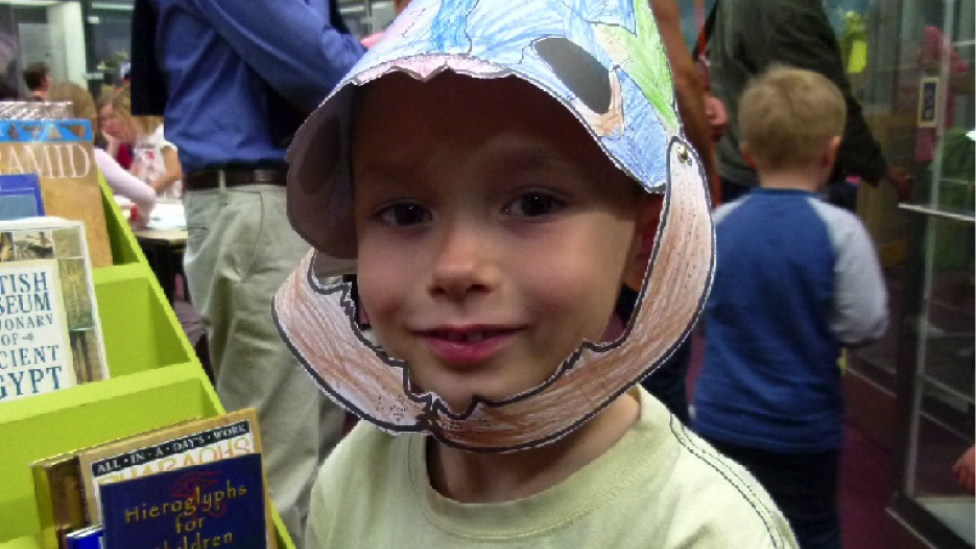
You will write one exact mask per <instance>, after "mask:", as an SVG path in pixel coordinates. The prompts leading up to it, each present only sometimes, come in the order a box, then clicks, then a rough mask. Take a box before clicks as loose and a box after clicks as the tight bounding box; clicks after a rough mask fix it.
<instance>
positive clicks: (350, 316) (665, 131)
mask: <svg viewBox="0 0 976 549" xmlns="http://www.w3.org/2000/svg"><path fill="white" fill-rule="evenodd" d="M442 71H454V72H456V73H459V74H464V75H468V76H471V77H474V78H501V77H509V76H514V77H517V78H521V79H522V80H524V81H526V82H529V83H530V84H532V85H534V86H536V87H538V88H540V89H541V90H543V91H545V92H546V93H548V94H549V95H550V96H551V97H552V98H553V100H554V101H558V103H559V104H561V105H562V106H563V107H565V108H566V109H567V110H568V111H569V112H570V113H572V114H573V115H574V116H575V117H576V118H577V119H578V120H579V121H580V123H581V124H582V125H583V126H584V127H585V128H586V129H587V131H588V132H589V133H590V135H591V136H592V137H593V138H594V139H595V140H596V142H597V143H598V144H599V146H600V147H601V149H602V150H603V151H604V152H605V153H606V154H607V157H608V158H609V159H610V160H611V161H612V162H613V163H614V165H616V166H617V167H618V168H619V169H620V170H622V171H623V172H624V173H626V174H627V175H629V176H630V177H631V178H633V180H634V181H635V182H637V183H638V184H639V185H641V186H642V187H643V189H644V190H645V191H647V192H654V193H664V194H665V203H664V210H663V212H662V216H661V222H660V224H659V227H658V233H657V238H656V240H655V247H654V251H653V253H652V257H651V262H650V265H649V267H648V271H647V274H646V276H645V279H644V285H643V288H642V290H641V293H640V300H639V304H638V307H637V309H636V311H635V313H634V318H633V319H631V321H630V323H629V325H628V328H627V329H626V330H625V332H624V334H623V335H622V336H621V337H620V338H619V339H618V340H616V341H613V342H610V343H606V344H598V343H593V342H581V344H580V347H579V348H578V349H577V350H576V351H575V352H574V353H572V354H571V356H569V357H567V358H566V359H565V360H564V361H563V362H562V364H559V365H555V364H554V365H553V370H554V373H553V374H552V376H550V377H549V378H548V379H547V380H546V381H545V382H543V383H542V384H540V385H539V386H538V387H535V388H533V389H531V390H529V391H526V392H523V393H520V394H517V395H512V396H511V397H509V398H507V399H505V400H502V401H493V402H489V401H478V400H476V401H474V402H473V403H472V405H471V406H470V407H469V409H467V410H451V409H449V408H448V406H447V405H446V404H445V403H444V401H442V400H441V399H440V397H438V395H436V394H433V393H425V392H420V390H419V389H416V386H415V385H414V384H413V383H411V380H410V377H409V364H405V363H404V362H402V361H399V360H397V359H396V357H391V356H388V355H387V354H386V353H385V352H384V351H383V349H382V348H381V347H379V346H376V345H373V344H372V343H370V342H369V341H368V339H367V338H366V337H365V336H364V334H363V333H362V332H361V330H360V329H359V327H358V325H357V324H356V322H355V320H354V314H355V307H354V304H353V302H352V300H351V298H350V295H349V294H350V288H349V285H347V284H345V283H342V282H337V281H335V280H332V281H323V280H322V279H321V277H319V276H317V273H321V272H322V271H323V270H324V271H333V272H334V271H335V269H336V265H337V263H336V262H337V260H338V259H344V260H346V262H345V267H346V270H348V271H350V272H351V271H352V270H354V259H355V256H356V234H355V225H354V223H353V219H352V208H351V204H352V184H351V181H350V169H349V132H350V124H351V122H350V113H351V107H352V102H353V97H354V95H355V93H356V89H357V87H359V86H362V85H365V84H367V83H368V82H370V81H373V80H375V79H377V78H381V77H383V76H384V75H386V74H390V73H392V72H402V73H406V74H408V75H411V76H413V77H414V78H417V79H419V80H427V79H429V78H432V77H433V76H435V75H436V74H438V73H440V72H442ZM673 96H674V94H673V90H672V84H671V77H670V73H669V69H668V65H667V60H666V58H665V56H664V49H663V46H662V44H661V42H660V38H659V37H658V34H657V30H656V28H655V25H654V20H653V17H652V14H651V12H650V10H649V8H648V6H647V3H646V2H642V1H640V0H635V1H634V3H633V4H631V3H630V2H629V1H627V2H603V1H601V0H523V1H520V2H517V3H511V2H502V1H500V0H466V1H457V2H447V1H443V2H440V1H437V0H433V1H424V0H417V1H415V2H414V3H413V4H411V6H410V7H409V8H408V9H407V11H405V12H404V13H403V14H401V16H400V17H399V18H398V19H397V20H396V21H395V22H394V24H393V25H392V26H391V27H390V28H389V29H388V30H387V31H386V33H385V34H384V36H383V38H382V39H381V40H380V41H379V42H378V43H377V44H376V45H375V46H374V48H373V49H372V50H370V52H369V53H368V54H367V55H366V56H365V57H364V58H363V59H362V60H361V61H360V63H359V64H357V65H356V67H354V69H353V70H352V71H351V72H350V74H349V75H347V77H346V78H345V79H344V80H343V81H342V82H341V83H340V84H339V86H338V87H337V88H336V91H335V92H333V94H332V95H331V96H330V97H329V98H328V99H326V101H325V102H324V103H323V105H322V106H321V107H319V108H318V109H317V110H316V112H315V113H313V114H312V116H311V117H310V118H309V120H308V121H307V122H306V124H305V125H304V126H303V127H302V129H301V130H300V131H299V133H298V135H297V136H296V139H295V143H294V145H293V146H292V149H291V150H290V151H289V160H290V161H291V171H290V173H289V183H288V208H289V216H290V218H291V221H292V224H293V225H294V226H295V228H296V230H297V231H298V232H299V233H300V234H301V235H302V236H303V237H304V238H305V239H306V240H308V241H309V242H311V243H312V244H313V246H315V248H317V250H318V252H312V253H310V254H309V255H308V256H307V257H306V259H305V260H304V261H303V262H302V263H301V264H300V265H299V267H298V268H297V269H296V271H295V272H294V273H293V275H292V276H291V277H290V278H289V280H288V281H287V282H286V283H285V284H284V285H283V286H282V288H281V289H280V290H279V292H278V294H277V295H276V297H275V302H274V315H275V321H276V322H277V324H278V326H279V329H280V331H281V333H282V335H283V337H284V338H285V340H286V341H287V342H288V344H289V345H290V347H291V349H292V351H293V352H294V354H295V356H296V357H297V358H298V359H299V361H300V362H301V363H302V364H303V365H304V366H305V367H306V369H307V370H308V371H309V373H310V374H311V375H312V377H313V378H314V379H315V380H316V382H317V383H318V384H319V385H320V386H321V387H322V389H323V390H325V391H326V392H327V393H328V394H329V395H330V396H331V397H332V398H333V399H335V400H336V401H337V402H339V403H340V404H342V405H343V406H344V407H346V408H347V409H349V410H351V411H352V412H354V413H356V414H357V415H359V416H360V417H362V418H364V419H367V420H369V421H371V422H373V423H375V424H376V425H378V426H379V427H380V428H383V429H385V430H388V431H391V432H426V433H430V434H431V435H433V436H435V437H436V438H437V439H439V440H441V441H443V442H444V443H446V444H451V445H454V446H457V447H461V448H466V449H471V450H478V451H511V450H516V449H521V448H527V447H532V446H536V445H539V444H544V443H547V442H551V441H553V440H556V439H558V438H559V437H561V436H564V435H565V434H567V433H569V432H571V431H572V430H573V429H575V428H576V427H577V426H579V425H580V424H581V423H583V422H584V421H586V420H587V419H589V418H590V417H592V416H593V415H594V414H596V413H597V412H599V411H600V410H602V409H603V408H604V407H605V406H606V405H607V404H609V403H610V402H612V401H613V399H615V398H616V397H617V396H619V395H620V394H622V393H623V392H624V391H626V390H627V389H628V388H629V387H631V386H632V385H634V384H635V383H637V382H638V381H639V380H640V379H641V378H642V377H643V376H644V375H645V374H647V373H648V372H650V371H652V370H653V369H655V368H656V367H657V366H658V365H659V364H660V363H661V362H663V361H664V360H665V359H666V358H667V357H668V356H669V355H670V354H671V352H672V351H673V350H674V348H675V347H676V346H677V345H678V344H679V343H680V341H681V340H682V339H683V338H684V337H685V336H686V335H687V334H688V332H689V330H690V328H691V326H692V325H693V324H694V321H695V319H696V318H697V315H698V314H699V311H700V309H701V306H702V303H703V301H704V298H705V295H706V294H707V289H708V287H709V285H710V281H711V274H712V263H713V250H714V246H713V235H712V225H711V219H710V215H709V205H708V198H707V192H706V187H705V185H704V179H703V172H702V169H701V166H700V164H699V161H698V159H697V158H696V157H695V155H694V153H693V152H692V151H691V149H690V148H689V147H688V146H687V145H686V143H685V141H684V139H683V137H682V136H681V134H680V125H679V122H678V118H677V114H676V111H675V108H674V99H673ZM405 108H409V106H405Z"/></svg>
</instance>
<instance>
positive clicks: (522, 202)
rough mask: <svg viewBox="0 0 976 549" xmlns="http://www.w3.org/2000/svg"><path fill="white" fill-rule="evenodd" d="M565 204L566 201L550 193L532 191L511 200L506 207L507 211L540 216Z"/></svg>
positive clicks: (550, 212)
mask: <svg viewBox="0 0 976 549" xmlns="http://www.w3.org/2000/svg"><path fill="white" fill-rule="evenodd" d="M565 205H566V203H565V202H563V201H562V200H560V199H558V198H556V197H555V196H552V195H550V194H546V193H541V192H532V193H525V194H523V195H521V196H519V197H518V198H516V199H515V200H513V201H512V202H510V203H509V204H508V206H506V207H505V212H506V213H509V214H512V215H517V216H523V217H539V216H543V215H549V214H552V213H555V212H556V211H558V210H559V209H560V208H562V207H563V206H565Z"/></svg>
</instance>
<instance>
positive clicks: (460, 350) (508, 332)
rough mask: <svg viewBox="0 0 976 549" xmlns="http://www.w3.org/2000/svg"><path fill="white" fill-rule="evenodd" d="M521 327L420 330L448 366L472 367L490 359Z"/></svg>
mask: <svg viewBox="0 0 976 549" xmlns="http://www.w3.org/2000/svg"><path fill="white" fill-rule="evenodd" d="M520 330H521V328H520V327H497V326H492V327H487V326H471V327H463V328H461V327H450V328H435V329H431V330H421V331H419V332H418V333H419V335H420V336H421V337H422V338H423V339H424V340H425V341H426V342H427V343H426V344H427V346H428V348H429V349H430V351H431V352H433V353H434V355H435V356H437V357H438V358H440V359H441V360H443V361H444V362H447V363H452V364H473V363H478V362H481V361H483V360H486V359H488V358H490V357H491V356H492V355H494V354H495V353H496V352H498V351H499V350H500V349H501V348H502V347H503V346H504V345H505V343H506V342H507V341H509V339H510V338H511V336H513V335H514V334H516V333H517V332H518V331H520Z"/></svg>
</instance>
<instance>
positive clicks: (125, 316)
mask: <svg viewBox="0 0 976 549" xmlns="http://www.w3.org/2000/svg"><path fill="white" fill-rule="evenodd" d="M101 187H102V206H103V208H104V210H105V217H106V223H107V225H108V232H109V240H110V243H111V249H112V258H113V265H112V266H111V267H103V268H98V269H94V271H93V276H92V277H93V279H94V285H95V295H96V299H97V301H98V315H99V319H100V320H101V325H102V337H103V339H104V341H105V352H106V359H107V361H108V368H109V373H110V375H111V379H108V380H105V381H99V382H95V383H89V384H86V385H80V386H77V387H72V388H69V389H63V390H61V391H55V392H53V393H47V394H43V395H37V396H33V397H29V398H23V399H20V400H15V401H13V402H6V403H3V404H0V471H2V473H0V549H38V548H40V547H41V542H40V528H41V524H40V520H39V518H38V514H37V505H36V502H35V500H34V484H33V480H32V477H31V471H30V464H31V463H32V462H34V461H37V460H40V459H44V458H47V457H51V456H54V455H56V454H60V453H64V452H70V451H73V450H77V449H80V448H85V447H88V446H92V445H94V444H98V443H101V442H105V441H109V440H114V439H118V438H122V437H126V436H129V435H133V434H136V433H139V432H142V431H148V430H151V429H155V428H158V427H163V426H166V425H169V424H172V423H176V422H178V421H182V420H187V419H194V418H206V417H213V416H216V415H219V414H222V413H224V409H223V407H222V406H221V404H220V401H219V400H218V399H217V395H216V393H215V392H214V390H213V387H212V386H211V384H210V381H209V380H208V379H207V376H206V374H205V373H204V371H203V368H202V367H201V365H200V362H199V361H198V360H197V358H196V355H195V354H194V352H193V348H192V347H191V346H190V343H189V341H188V340H187V338H186V336H185V335H184V333H183V330H182V328H181V327H180V324H179V322H178V321H177V319H176V315H175V314H174V313H173V309H172V308H171V307H170V306H169V304H168V302H167V301H166V299H165V297H164V296H163V292H162V289H161V288H160V286H159V283H158V282H157V280H156V277H155V275H154V274H153V272H152V271H151V270H150V269H149V265H148V263H147V262H146V259H145V257H143V255H142V251H141V250H140V248H139V246H138V244H137V243H136V240H135V237H134V236H133V235H132V232H131V231H130V230H129V225H128V223H127V222H126V221H125V220H124V219H122V216H121V212H120V211H119V209H118V208H117V207H116V206H115V203H114V200H113V199H112V195H111V192H110V191H109V190H108V187H107V186H106V185H105V182H104V181H101ZM272 514H273V517H274V522H275V530H276V534H277V538H278V547H279V548H280V549H294V545H293V544H292V543H291V540H290V539H289V538H288V535H287V533H286V531H285V529H284V527H283V526H282V524H281V521H280V520H279V518H278V515H277V513H276V512H273V513H272Z"/></svg>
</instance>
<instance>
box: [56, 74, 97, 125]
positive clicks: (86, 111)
mask: <svg viewBox="0 0 976 549" xmlns="http://www.w3.org/2000/svg"><path fill="white" fill-rule="evenodd" d="M45 99H46V100H47V101H52V102H59V101H63V102H65V103H71V110H72V111H73V114H74V117H75V118H83V119H85V120H88V121H89V122H91V123H92V127H93V128H94V127H95V119H96V118H98V112H97V111H96V110H95V100H94V99H92V95H91V93H89V92H88V90H86V89H85V88H83V87H81V86H79V85H78V84H75V83H74V82H55V83H53V84H51V87H50V88H49V89H48V91H47V97H46V98H45Z"/></svg>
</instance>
